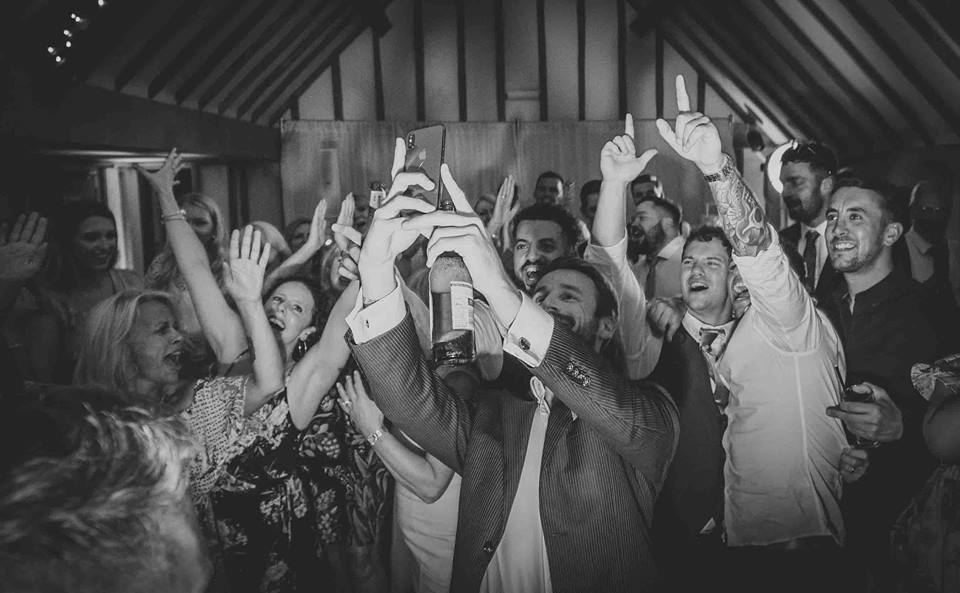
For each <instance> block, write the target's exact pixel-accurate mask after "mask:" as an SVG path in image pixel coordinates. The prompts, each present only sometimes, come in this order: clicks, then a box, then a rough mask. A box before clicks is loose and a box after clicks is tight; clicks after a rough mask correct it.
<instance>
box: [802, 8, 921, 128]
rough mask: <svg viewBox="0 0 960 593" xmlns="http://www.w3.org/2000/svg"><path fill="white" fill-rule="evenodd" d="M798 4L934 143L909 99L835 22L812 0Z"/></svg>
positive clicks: (913, 124)
mask: <svg viewBox="0 0 960 593" xmlns="http://www.w3.org/2000/svg"><path fill="white" fill-rule="evenodd" d="M800 4H802V5H803V7H804V8H806V10H807V12H809V13H810V14H811V15H812V16H813V18H814V20H815V21H817V23H818V24H819V25H820V26H821V27H822V28H823V29H824V31H826V32H827V33H828V34H829V35H830V36H831V37H832V38H833V40H834V41H836V42H837V43H838V44H840V47H842V48H843V51H845V52H846V53H847V55H849V56H850V58H851V59H852V60H853V61H854V63H856V65H857V67H858V68H860V70H862V71H863V73H864V74H865V75H866V76H867V78H868V79H870V81H871V82H873V84H874V85H875V86H876V87H877V88H878V89H880V92H881V93H883V94H884V96H885V97H886V98H887V100H889V101H890V103H892V104H893V106H894V107H896V108H897V110H898V111H899V112H900V113H901V114H902V115H903V116H904V117H905V118H906V120H907V122H908V123H909V124H910V125H912V126H913V130H914V131H915V132H916V133H917V135H918V136H919V137H920V139H921V140H922V141H923V142H924V143H925V144H927V145H932V144H934V139H933V136H931V135H930V132H929V131H928V130H927V127H926V125H925V124H924V123H923V119H922V118H921V117H920V113H919V112H918V111H917V110H916V109H914V107H913V105H912V104H911V103H910V101H908V100H907V99H906V98H905V97H904V96H903V94H901V92H900V91H898V90H897V89H894V88H893V86H892V85H891V84H890V83H889V82H887V79H886V78H884V77H883V75H882V74H881V73H880V71H879V70H877V67H876V66H874V65H873V62H872V61H871V60H869V59H868V58H867V57H866V56H865V55H864V54H863V52H861V51H860V49H859V48H858V47H857V46H856V45H854V43H853V42H852V41H851V40H850V38H849V37H847V35H846V33H844V32H843V31H842V30H841V29H840V27H839V26H838V25H837V24H836V22H835V21H834V20H833V19H832V18H830V17H829V16H828V15H827V14H826V13H825V12H824V11H823V10H822V9H821V8H820V6H818V5H817V3H816V2H814V0H800Z"/></svg>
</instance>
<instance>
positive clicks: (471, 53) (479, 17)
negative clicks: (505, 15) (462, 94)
mask: <svg viewBox="0 0 960 593" xmlns="http://www.w3.org/2000/svg"><path fill="white" fill-rule="evenodd" d="M464 10H465V11H466V13H465V20H466V30H465V34H466V43H465V45H466V67H467V119H468V120H469V121H497V78H496V76H497V64H496V39H495V34H494V22H493V19H494V9H493V2H470V1H468V0H465V1H464Z"/></svg>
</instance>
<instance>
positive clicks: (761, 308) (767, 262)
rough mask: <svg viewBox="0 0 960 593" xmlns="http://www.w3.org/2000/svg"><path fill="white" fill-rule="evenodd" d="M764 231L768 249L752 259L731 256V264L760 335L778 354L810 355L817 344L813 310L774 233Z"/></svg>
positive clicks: (817, 327)
mask: <svg viewBox="0 0 960 593" xmlns="http://www.w3.org/2000/svg"><path fill="white" fill-rule="evenodd" d="M767 228H768V229H769V233H770V236H771V240H770V245H769V247H767V248H766V249H765V250H763V251H761V252H760V253H758V254H757V255H755V256H746V255H734V256H733V261H734V263H736V264H737V268H739V270H740V274H741V275H742V276H743V282H744V284H746V285H747V289H748V290H749V291H750V302H751V305H750V307H751V308H753V309H755V310H756V313H755V315H757V317H758V321H759V323H758V327H759V328H760V330H761V332H762V333H763V335H764V336H765V337H766V338H767V339H768V340H769V341H770V343H771V344H773V345H774V346H775V347H777V348H779V349H781V350H784V351H787V352H797V353H800V352H809V351H811V350H813V349H815V348H817V347H818V345H819V343H820V322H819V317H818V316H817V314H816V306H815V304H814V302H813V298H812V297H811V296H810V295H809V294H807V291H806V289H805V288H804V287H803V283H802V282H801V281H800V277H799V276H797V274H796V272H794V271H793V268H791V267H790V261H789V260H788V259H787V255H786V254H785V253H784V252H783V248H782V247H781V245H780V238H779V236H778V234H777V232H776V230H774V228H773V227H772V226H770V225H769V224H768V225H767Z"/></svg>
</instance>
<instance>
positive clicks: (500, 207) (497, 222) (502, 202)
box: [487, 175, 520, 237]
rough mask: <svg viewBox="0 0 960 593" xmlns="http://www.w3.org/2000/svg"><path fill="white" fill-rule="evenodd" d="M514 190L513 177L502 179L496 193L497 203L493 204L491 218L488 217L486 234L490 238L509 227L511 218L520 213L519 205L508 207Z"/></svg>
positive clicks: (515, 184) (514, 182) (515, 185)
mask: <svg viewBox="0 0 960 593" xmlns="http://www.w3.org/2000/svg"><path fill="white" fill-rule="evenodd" d="M516 188H517V182H516V180H514V178H513V175H507V176H506V177H504V178H503V183H501V184H500V190H499V191H498V192H497V203H496V204H494V207H493V216H491V217H490V222H488V223H487V233H489V234H490V236H491V237H495V236H496V235H497V233H498V232H500V229H502V228H504V227H509V226H510V221H511V220H513V217H514V216H516V215H517V212H519V211H520V204H519V203H517V205H515V206H514V207H513V208H511V207H510V202H511V200H513V195H514V193H515V192H516ZM518 202H519V200H518Z"/></svg>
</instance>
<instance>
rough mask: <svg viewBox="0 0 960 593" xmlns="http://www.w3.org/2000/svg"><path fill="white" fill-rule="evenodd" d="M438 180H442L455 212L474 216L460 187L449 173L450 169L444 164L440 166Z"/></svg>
mask: <svg viewBox="0 0 960 593" xmlns="http://www.w3.org/2000/svg"><path fill="white" fill-rule="evenodd" d="M440 179H442V180H443V185H444V187H446V188H447V193H448V194H450V199H451V200H453V205H454V206H456V208H457V212H462V213H464V214H474V211H473V207H472V206H471V205H470V201H469V200H467V196H466V194H464V193H463V190H462V189H460V186H459V185H457V182H456V180H455V179H454V178H453V175H452V174H451V173H450V167H449V166H448V165H447V164H446V163H444V164H442V165H440Z"/></svg>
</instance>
